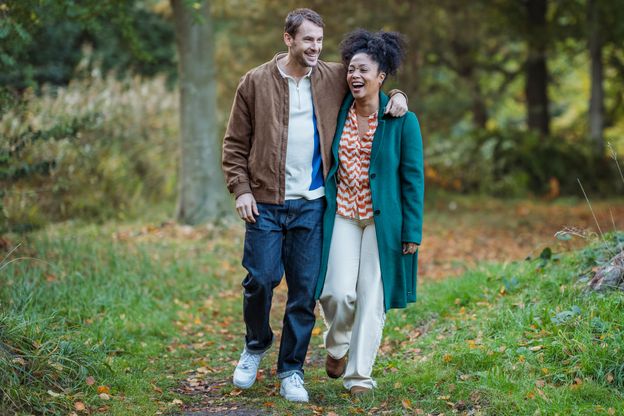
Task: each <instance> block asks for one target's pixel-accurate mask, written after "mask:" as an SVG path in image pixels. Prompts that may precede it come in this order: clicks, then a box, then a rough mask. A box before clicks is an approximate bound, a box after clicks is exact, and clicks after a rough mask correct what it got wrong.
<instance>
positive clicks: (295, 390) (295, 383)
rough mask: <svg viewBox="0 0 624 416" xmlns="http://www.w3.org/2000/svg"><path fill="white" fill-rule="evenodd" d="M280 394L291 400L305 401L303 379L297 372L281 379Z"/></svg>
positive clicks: (306, 395) (306, 394)
mask: <svg viewBox="0 0 624 416" xmlns="http://www.w3.org/2000/svg"><path fill="white" fill-rule="evenodd" d="M280 394H281V395H282V396H283V397H284V398H285V399H286V400H288V401H291V402H307V401H308V392H307V391H306V389H305V387H303V380H302V379H301V376H300V375H299V374H297V373H293V375H291V376H289V377H286V378H283V379H282V387H280Z"/></svg>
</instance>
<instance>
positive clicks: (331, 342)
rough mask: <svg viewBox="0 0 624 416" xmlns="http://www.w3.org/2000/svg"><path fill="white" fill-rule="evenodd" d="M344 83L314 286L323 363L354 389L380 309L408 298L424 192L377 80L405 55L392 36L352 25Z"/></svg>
mask: <svg viewBox="0 0 624 416" xmlns="http://www.w3.org/2000/svg"><path fill="white" fill-rule="evenodd" d="M341 53H342V59H343V62H344V63H345V64H346V65H347V68H348V69H347V83H348V84H349V88H350V90H351V94H349V95H348V96H347V97H346V98H345V100H344V102H343V105H342V108H341V111H340V113H339V115H338V124H337V125H338V126H339V127H338V129H337V131H336V135H335V136H334V142H333V146H332V155H333V162H332V163H333V165H332V168H331V169H330V171H329V175H328V178H327V181H326V188H325V194H326V198H327V210H326V212H325V217H324V221H323V226H324V239H323V257H322V264H321V275H320V278H319V283H318V286H317V289H316V297H317V299H320V302H321V307H322V311H323V315H324V317H325V321H326V323H327V326H328V330H327V332H326V334H325V346H326V348H327V353H328V355H327V361H326V370H327V374H328V375H329V376H330V377H333V378H338V377H340V376H341V375H343V374H344V386H345V387H346V388H347V390H349V391H350V392H351V393H352V394H362V393H366V392H369V391H371V390H372V389H373V388H374V387H375V386H376V383H375V381H374V380H373V379H372V378H371V373H372V368H373V364H374V362H375V357H376V355H377V350H378V348H379V344H380V342H381V336H382V331H383V325H384V319H385V313H386V311H387V310H388V309H391V308H404V307H405V306H406V305H407V303H409V302H415V301H416V270H417V254H418V253H417V250H418V245H419V244H420V241H421V235H422V210H423V195H424V179H423V178H424V175H423V154H422V138H421V135H420V128H419V125H418V120H417V119H416V116H415V115H414V114H413V113H407V114H406V115H405V116H403V117H399V118H392V117H389V116H388V117H386V116H384V114H382V113H380V109H383V108H384V107H385V105H386V104H387V102H388V97H387V96H386V95H385V94H384V93H382V92H381V91H380V90H381V86H382V85H383V83H384V81H385V79H386V77H387V76H388V75H391V74H393V73H395V72H396V70H397V69H398V67H399V65H400V63H401V60H402V58H403V55H404V43H403V40H402V37H401V35H399V34H398V33H389V32H377V33H371V32H368V31H366V30H362V29H359V30H356V31H354V32H351V33H349V34H348V35H346V37H345V39H344V40H343V42H342V43H341Z"/></svg>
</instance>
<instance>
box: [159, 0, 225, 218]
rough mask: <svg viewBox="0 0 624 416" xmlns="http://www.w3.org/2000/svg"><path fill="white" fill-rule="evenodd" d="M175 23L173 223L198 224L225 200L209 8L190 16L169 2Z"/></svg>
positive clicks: (177, 1) (180, 4)
mask: <svg viewBox="0 0 624 416" xmlns="http://www.w3.org/2000/svg"><path fill="white" fill-rule="evenodd" d="M170 2H171V8H172V9H173V17H174V22H175V33H176V45H177V50H178V59H179V78H180V80H179V82H180V133H181V137H180V168H179V174H180V178H179V196H178V207H177V213H176V217H177V219H178V221H179V222H181V223H184V224H191V225H194V224H199V223H201V222H204V221H209V220H214V219H216V218H219V216H220V215H222V214H223V212H224V210H225V208H226V205H227V201H228V195H227V192H226V191H225V182H224V180H223V176H222V175H223V174H222V172H221V161H220V155H221V151H220V149H221V146H220V144H219V142H218V140H217V132H218V130H219V129H218V128H217V125H216V120H217V90H216V79H215V63H214V57H213V52H214V45H215V40H214V33H213V24H212V18H211V16H210V5H209V2H208V1H204V2H202V3H203V5H202V7H201V9H199V10H197V11H194V10H192V9H191V8H190V7H189V6H188V5H186V4H185V3H186V2H185V1H184V0H170Z"/></svg>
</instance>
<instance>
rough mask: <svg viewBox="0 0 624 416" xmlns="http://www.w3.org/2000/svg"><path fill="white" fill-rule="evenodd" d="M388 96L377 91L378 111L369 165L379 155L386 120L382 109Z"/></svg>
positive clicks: (386, 102) (372, 163)
mask: <svg viewBox="0 0 624 416" xmlns="http://www.w3.org/2000/svg"><path fill="white" fill-rule="evenodd" d="M388 101H389V98H388V96H387V95H386V94H384V93H383V92H381V91H380V92H379V113H378V114H377V130H376V131H375V136H374V137H373V148H372V149H371V167H373V165H374V164H375V160H376V159H377V156H378V155H379V151H380V149H381V145H382V144H383V139H384V128H385V126H386V120H385V119H384V113H383V112H384V109H385V108H386V105H387V104H388Z"/></svg>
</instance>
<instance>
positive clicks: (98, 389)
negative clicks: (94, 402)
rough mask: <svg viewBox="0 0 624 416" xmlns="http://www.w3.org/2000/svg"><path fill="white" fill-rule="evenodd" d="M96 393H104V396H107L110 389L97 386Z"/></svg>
mask: <svg viewBox="0 0 624 416" xmlns="http://www.w3.org/2000/svg"><path fill="white" fill-rule="evenodd" d="M97 392H98V393H106V394H109V393H110V389H109V388H108V386H98V388H97Z"/></svg>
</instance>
